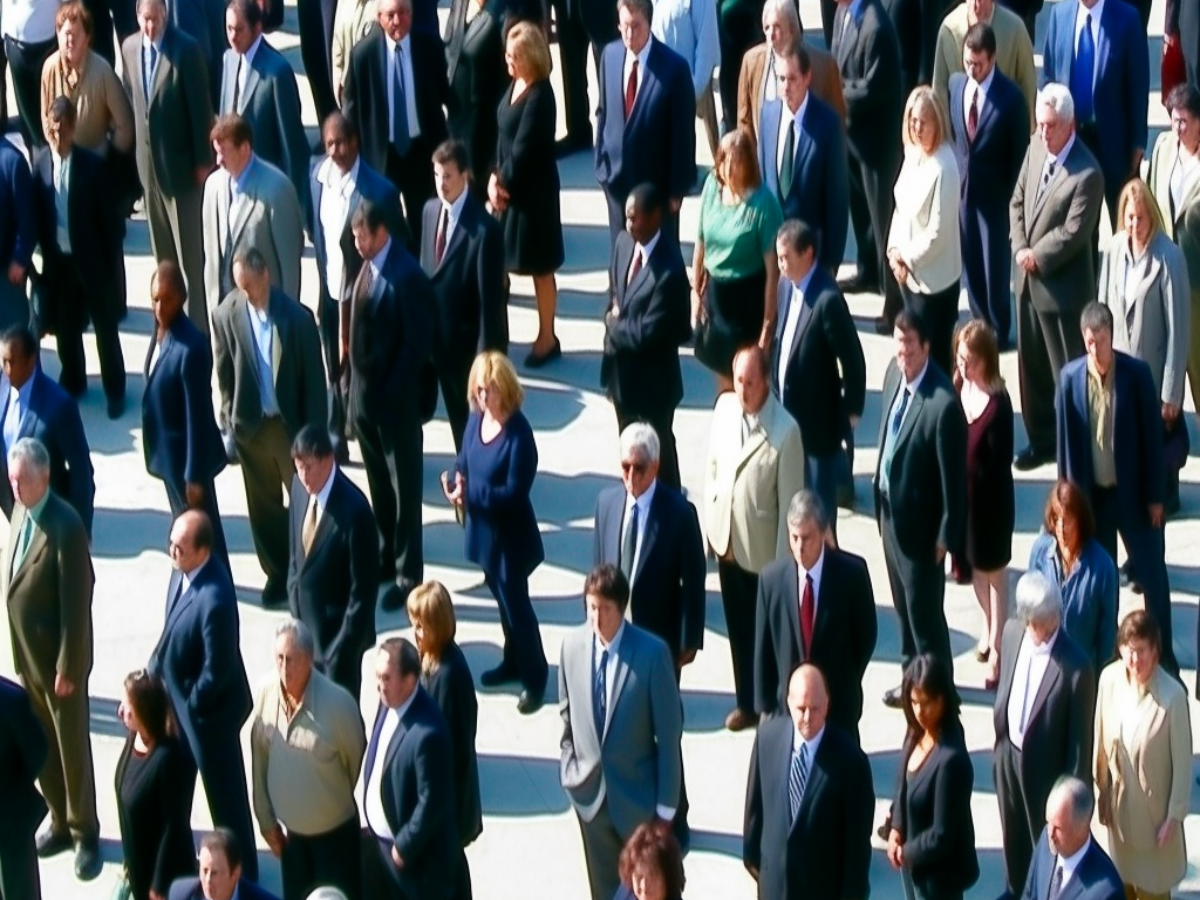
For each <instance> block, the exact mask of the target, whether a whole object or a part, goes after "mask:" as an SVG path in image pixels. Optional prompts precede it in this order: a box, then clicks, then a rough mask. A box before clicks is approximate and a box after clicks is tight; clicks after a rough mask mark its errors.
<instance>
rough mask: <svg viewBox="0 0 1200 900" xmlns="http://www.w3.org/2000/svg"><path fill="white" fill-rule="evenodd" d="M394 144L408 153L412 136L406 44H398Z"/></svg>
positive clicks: (394, 92) (393, 128) (393, 113)
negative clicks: (405, 80) (405, 71)
mask: <svg viewBox="0 0 1200 900" xmlns="http://www.w3.org/2000/svg"><path fill="white" fill-rule="evenodd" d="M392 100H393V102H394V104H395V106H394V108H393V110H392V145H393V146H394V147H395V148H396V152H397V153H399V154H400V155H401V156H405V155H407V153H408V148H409V145H411V144H412V137H411V136H410V135H409V133H408V94H407V93H406V92H405V90H404V46H403V45H402V44H397V45H396V84H395V87H394V88H393V92H392Z"/></svg>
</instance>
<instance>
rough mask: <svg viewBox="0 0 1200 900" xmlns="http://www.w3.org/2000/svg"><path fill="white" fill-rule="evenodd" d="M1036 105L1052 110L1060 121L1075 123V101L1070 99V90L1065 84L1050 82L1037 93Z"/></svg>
mask: <svg viewBox="0 0 1200 900" xmlns="http://www.w3.org/2000/svg"><path fill="white" fill-rule="evenodd" d="M1037 105H1038V106H1045V107H1047V108H1049V109H1052V110H1054V114H1055V115H1056V116H1058V117H1059V118H1060V119H1066V120H1067V121H1068V122H1074V121H1075V101H1074V100H1072V99H1071V90H1070V88H1068V87H1067V86H1066V85H1065V84H1059V83H1058V82H1056V81H1052V82H1050V83H1049V84H1048V85H1046V86H1045V87H1044V88H1042V89H1041V90H1040V91H1038V95H1037Z"/></svg>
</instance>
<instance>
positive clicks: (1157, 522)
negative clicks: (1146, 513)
mask: <svg viewBox="0 0 1200 900" xmlns="http://www.w3.org/2000/svg"><path fill="white" fill-rule="evenodd" d="M1165 518H1166V514H1165V510H1164V509H1163V505H1162V504H1161V503H1151V504H1150V525H1151V526H1152V527H1154V528H1162V527H1163V521H1164V520H1165Z"/></svg>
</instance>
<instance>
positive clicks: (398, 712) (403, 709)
mask: <svg viewBox="0 0 1200 900" xmlns="http://www.w3.org/2000/svg"><path fill="white" fill-rule="evenodd" d="M420 689H421V685H420V684H418V685H417V686H416V687H414V688H413V690H412V693H411V694H409V695H408V699H406V700H405V701H404V702H403V703H401V704H400V705H399V706H397V707H396V708H395V709H393V710H389V713H390V714H391V715H394V716H395V717H396V722H397V724H399V722H401V721H403V719H404V716H405V714H406V713H407V712H408V709H409V707H410V706H412V705H413V701H414V700H416V699H417V691H419V690H420ZM383 749H384V751H385V752H386V751H387V748H386V747H384V748H383Z"/></svg>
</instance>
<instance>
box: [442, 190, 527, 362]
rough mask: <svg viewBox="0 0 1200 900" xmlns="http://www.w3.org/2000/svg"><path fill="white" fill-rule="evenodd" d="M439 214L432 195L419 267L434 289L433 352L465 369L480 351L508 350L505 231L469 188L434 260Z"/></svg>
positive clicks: (502, 351)
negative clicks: (440, 251) (444, 241)
mask: <svg viewBox="0 0 1200 900" xmlns="http://www.w3.org/2000/svg"><path fill="white" fill-rule="evenodd" d="M441 214H442V201H441V200H439V199H438V198H436V197H434V198H433V199H432V200H430V201H429V202H428V203H426V204H425V209H424V210H423V211H422V224H421V268H422V269H423V270H424V271H425V274H426V275H428V276H429V285H430V287H431V288H432V290H433V303H434V307H433V313H434V315H433V325H434V343H433V355H434V359H435V360H436V361H437V362H439V363H440V364H442V365H444V366H447V367H448V368H450V369H453V370H459V369H461V370H463V371H465V370H467V369H469V368H470V367H471V362H472V361H473V360H474V359H475V356H476V354H478V353H482V352H483V351H485V350H499V351H500V352H501V353H507V352H508V294H507V290H506V287H505V273H504V234H503V233H502V232H501V231H500V225H499V223H498V222H497V221H496V220H495V219H494V218H493V217H492V216H490V215H488V213H487V211H486V210H485V209H484V208H483V207H482V206H480V205H479V203H478V201H477V200H475V198H474V197H473V196H471V194H470V192H469V191H468V192H467V194H466V196H465V197H463V206H462V211H461V212H460V213H459V216H458V222H457V223H456V224H455V226H454V233H453V234H451V235H450V241H449V242H448V243H447V244H446V247H445V252H444V253H443V254H442V261H441V262H440V263H437V262H435V261H434V260H435V257H436V252H435V250H436V243H437V230H438V217H439V216H441Z"/></svg>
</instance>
